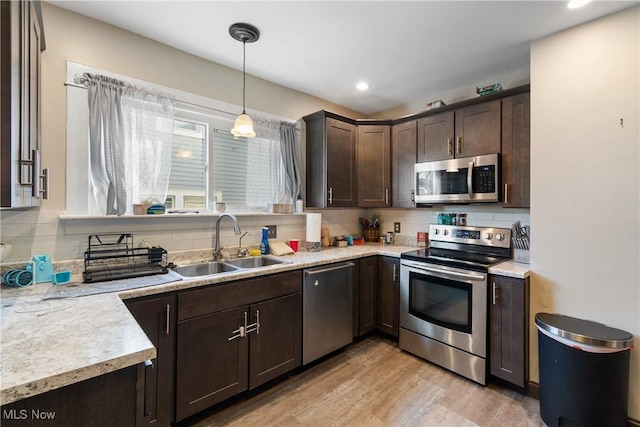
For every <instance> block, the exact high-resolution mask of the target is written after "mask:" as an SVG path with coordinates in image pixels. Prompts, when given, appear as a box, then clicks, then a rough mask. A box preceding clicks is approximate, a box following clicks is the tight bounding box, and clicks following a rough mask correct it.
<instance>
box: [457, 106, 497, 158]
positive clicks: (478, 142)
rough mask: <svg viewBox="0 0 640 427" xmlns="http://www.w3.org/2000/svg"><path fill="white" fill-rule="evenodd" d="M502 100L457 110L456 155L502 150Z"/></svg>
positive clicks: (477, 154) (467, 155) (468, 155)
mask: <svg viewBox="0 0 640 427" xmlns="http://www.w3.org/2000/svg"><path fill="white" fill-rule="evenodd" d="M500 111H501V104H500V100H495V101H490V102H483V103H481V104H477V105H471V106H468V107H464V108H461V109H458V110H456V118H455V121H456V140H455V148H456V153H455V156H456V157H472V156H479V155H481V154H494V153H499V152H500V141H501V131H500V123H501V115H500Z"/></svg>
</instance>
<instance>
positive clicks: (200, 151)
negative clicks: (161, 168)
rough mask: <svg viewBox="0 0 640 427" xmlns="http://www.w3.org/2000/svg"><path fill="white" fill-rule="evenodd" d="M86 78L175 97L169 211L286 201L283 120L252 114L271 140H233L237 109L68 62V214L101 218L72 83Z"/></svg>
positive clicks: (258, 207) (80, 95) (248, 207)
mask: <svg viewBox="0 0 640 427" xmlns="http://www.w3.org/2000/svg"><path fill="white" fill-rule="evenodd" d="M85 72H89V73H97V74H102V75H106V76H109V77H113V78H116V79H120V80H124V81H127V82H131V83H133V84H136V85H139V86H144V87H149V88H150V89H156V90H158V91H162V92H165V93H173V94H175V96H176V112H175V119H174V121H173V142H172V153H171V158H172V167H171V172H170V177H169V184H168V191H167V196H166V199H165V207H166V208H167V210H174V209H175V210H183V209H184V210H189V209H192V210H203V209H210V208H211V206H212V202H214V201H216V200H217V201H224V202H226V203H227V207H230V208H231V209H234V210H235V211H236V212H241V211H265V210H266V208H267V204H268V203H283V202H284V200H285V199H283V198H282V194H283V190H282V186H283V180H284V167H283V165H282V160H281V154H280V145H279V141H278V140H279V121H280V120H282V119H275V118H274V119H269V120H265V119H262V118H260V117H258V115H255V116H253V115H252V118H253V119H254V122H256V119H257V122H256V125H257V127H259V128H260V129H267V128H266V127H265V126H267V127H268V126H271V128H269V129H268V130H267V132H268V133H269V134H270V135H269V136H268V139H263V138H251V139H250V140H246V139H242V138H241V139H234V138H233V137H232V135H231V134H230V133H229V131H228V129H231V128H232V127H233V123H234V120H235V117H236V114H237V111H238V107H237V106H235V105H231V104H227V103H224V102H221V101H216V100H213V99H209V98H205V97H201V96H198V95H194V94H190V93H187V92H182V91H178V90H175V89H170V88H167V87H162V86H158V85H154V84H152V83H148V82H144V81H140V80H136V79H131V78H128V77H126V76H121V75H118V74H114V73H109V72H105V71H103V70H98V69H94V68H91V67H86V66H83V65H80V64H76V63H72V62H67V81H66V82H67V118H68V121H67V164H69V165H74V167H73V168H69V169H68V171H67V180H66V183H67V189H66V194H67V206H66V210H67V214H71V215H74V214H80V215H82V214H98V215H100V214H103V212H95V211H93V210H92V208H90V206H92V203H91V201H90V200H89V199H90V194H91V191H92V190H91V188H92V187H91V180H90V173H89V164H90V162H89V147H88V128H89V124H88V123H89V114H88V108H87V105H88V102H87V90H86V89H85V88H83V87H79V86H78V85H77V84H75V83H74V77H75V76H77V75H81V74H82V73H85ZM227 111H232V112H234V113H228V112H227ZM284 120H286V119H284ZM261 122H262V123H261ZM286 202H292V201H291V200H288V199H287V201H286Z"/></svg>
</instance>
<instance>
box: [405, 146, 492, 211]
mask: <svg viewBox="0 0 640 427" xmlns="http://www.w3.org/2000/svg"><path fill="white" fill-rule="evenodd" d="M413 185H414V189H413V190H414V194H415V201H416V204H417V205H420V204H423V205H433V204H443V203H484V202H498V201H500V192H499V190H498V189H499V188H500V155H499V154H488V155H484V156H475V157H463V158H459V159H450V160H440V161H434V162H425V163H416V165H415V179H414V184H413Z"/></svg>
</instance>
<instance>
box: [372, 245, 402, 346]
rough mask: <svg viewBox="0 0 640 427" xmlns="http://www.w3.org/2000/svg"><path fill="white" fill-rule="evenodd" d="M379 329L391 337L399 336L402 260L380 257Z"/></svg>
mask: <svg viewBox="0 0 640 427" xmlns="http://www.w3.org/2000/svg"><path fill="white" fill-rule="evenodd" d="M377 295H378V301H377V304H376V306H377V312H378V313H377V328H378V330H380V331H382V332H385V333H387V334H389V335H392V336H394V337H397V336H398V334H399V305H400V259H399V258H394V257H388V256H380V257H378V292H377Z"/></svg>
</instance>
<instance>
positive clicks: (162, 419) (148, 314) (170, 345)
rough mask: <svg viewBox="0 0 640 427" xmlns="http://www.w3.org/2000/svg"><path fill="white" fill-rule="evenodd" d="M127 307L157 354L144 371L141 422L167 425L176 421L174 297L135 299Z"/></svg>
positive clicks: (127, 303)
mask: <svg viewBox="0 0 640 427" xmlns="http://www.w3.org/2000/svg"><path fill="white" fill-rule="evenodd" d="M126 305H127V308H129V311H131V314H133V317H135V319H136V321H137V322H138V323H139V324H140V327H141V328H142V329H143V330H144V332H145V334H147V337H149V340H150V341H151V342H152V343H153V346H154V347H155V348H156V353H157V356H156V360H155V361H154V367H153V368H152V369H147V370H146V378H145V391H144V397H145V398H144V414H143V416H144V421H143V422H144V424H145V425H151V424H154V425H161V426H167V425H169V424H171V423H172V422H173V421H175V413H174V397H175V381H174V378H175V347H176V333H175V326H176V297H175V295H171V296H166V297H159V298H157V297H154V298H143V299H135V300H129V301H126Z"/></svg>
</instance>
